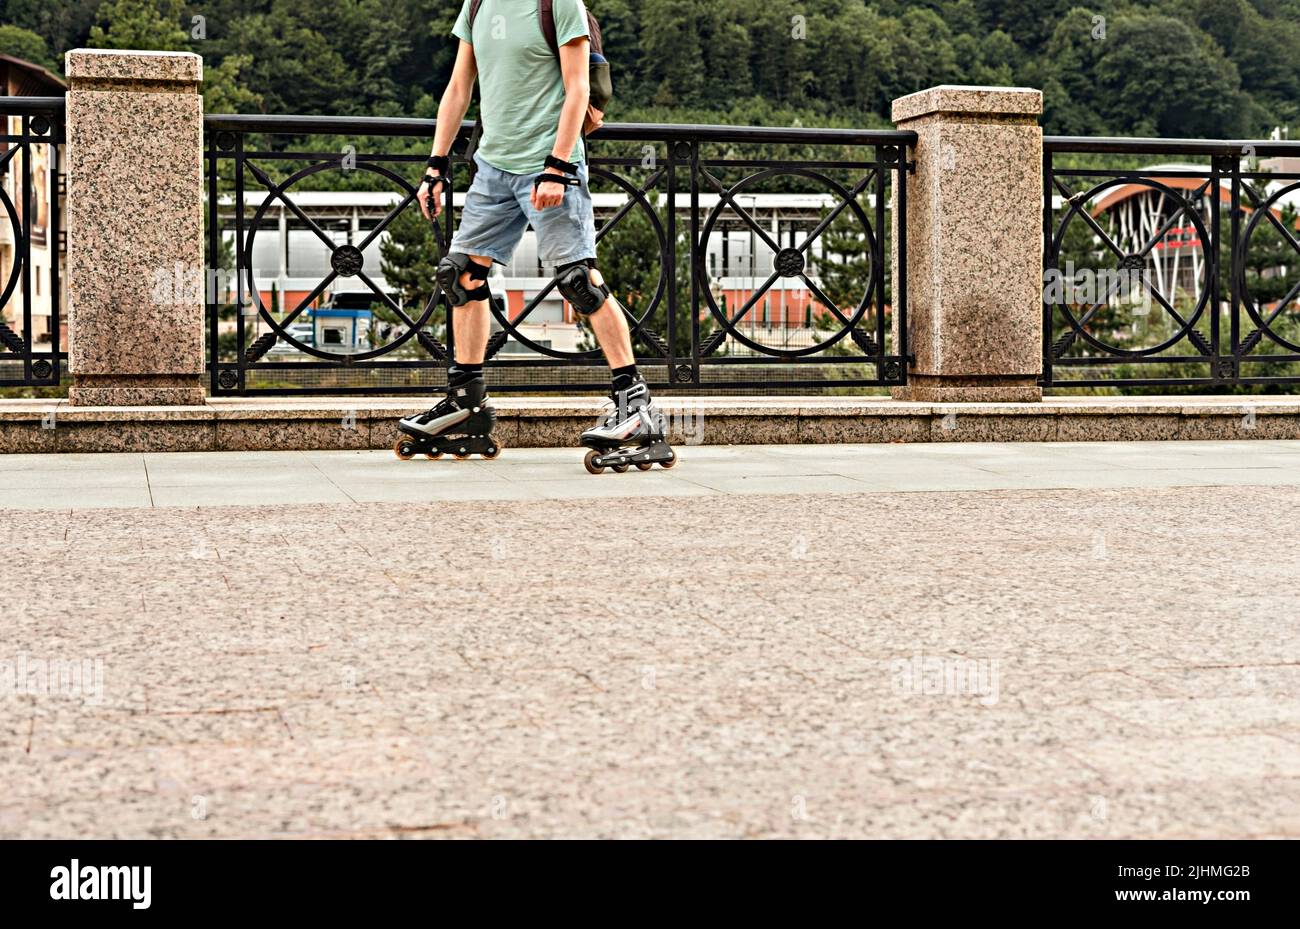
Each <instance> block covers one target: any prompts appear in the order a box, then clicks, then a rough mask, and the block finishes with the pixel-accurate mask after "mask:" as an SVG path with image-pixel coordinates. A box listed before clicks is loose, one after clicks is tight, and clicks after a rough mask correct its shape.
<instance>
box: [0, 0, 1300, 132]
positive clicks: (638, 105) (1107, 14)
mask: <svg viewBox="0 0 1300 929" xmlns="http://www.w3.org/2000/svg"><path fill="white" fill-rule="evenodd" d="M588 5H589V7H590V8H591V11H592V12H593V13H594V14H595V15H596V16H597V17H599V19H600V21H601V25H602V29H603V34H604V40H605V48H606V53H607V55H608V56H609V58H610V59H611V60H612V61H613V63H614V79H615V84H616V87H617V95H616V97H615V102H614V108H613V110H612V112H611V113H610V114H609V118H610V119H611V120H616V121H625V122H631V121H634V120H635V119H637V118H638V116H639V115H640V114H644V113H646V112H649V111H652V110H653V111H658V112H661V113H665V114H667V118H669V119H671V120H672V121H675V122H681V121H686V118H685V115H684V114H686V113H691V114H697V115H693V116H692V117H691V118H693V119H696V120H699V121H705V122H721V123H745V122H748V121H756V120H762V121H764V122H773V123H774V122H777V121H778V120H779V119H781V118H783V114H787V113H792V114H796V115H797V117H798V118H799V119H800V120H802V122H803V124H804V125H827V124H832V123H834V122H836V121H839V120H843V121H844V123H845V124H848V125H857V126H879V125H882V124H885V123H886V121H887V119H888V116H889V109H890V102H891V101H892V100H893V99H894V98H896V97H899V96H902V95H904V94H908V93H912V92H915V91H918V90H922V89H924V88H925V87H928V86H930V85H933V84H939V83H962V84H1015V85H1022V86H1032V87H1041V88H1042V89H1043V91H1044V93H1045V106H1046V113H1045V116H1044V128H1045V129H1046V130H1047V131H1049V132H1053V133H1066V134H1079V133H1087V134H1107V135H1136V134H1144V133H1150V134H1157V133H1158V134H1164V135H1175V136H1203V137H1218V138H1232V137H1238V136H1246V137H1260V136H1263V135H1266V134H1267V133H1269V132H1270V131H1271V130H1272V129H1273V128H1274V127H1275V126H1294V125H1296V123H1297V122H1300V56H1297V55H1296V54H1295V49H1296V48H1300V2H1297V0H1268V2H1262V0H1261V2H1250V0H926V2H899V0H874V2H866V0H767V2H765V3H752V2H749V0H589V4H588ZM459 10H460V2H459V0H204V2H202V3H198V2H193V0H189V2H187V0H63V2H60V3H50V2H49V0H8V2H7V3H6V4H4V5H3V7H2V9H0V48H5V49H8V50H10V51H11V53H13V54H17V55H19V57H25V58H30V59H32V60H35V61H38V62H40V63H42V64H45V65H47V66H48V65H57V64H58V63H59V59H60V58H61V56H62V54H63V52H64V51H66V50H67V49H68V48H73V47H77V46H82V45H93V46H100V47H107V48H126V47H135V48H158V49H170V50H178V49H187V50H191V51H195V52H198V53H199V54H201V55H202V56H203V58H204V64H205V70H206V74H207V80H208V83H209V85H210V86H209V88H208V90H207V91H206V103H207V108H208V111H209V112H216V111H223V110H231V111H236V112H268V113H300V114H339V115H401V114H406V115H421V116H429V115H432V113H433V111H434V109H435V108H436V102H437V100H438V99H439V98H440V97H441V94H442V90H443V87H444V85H445V82H446V79H447V75H448V74H449V73H450V70H451V66H452V62H453V61H454V59H455V55H456V48H457V41H456V40H455V39H453V38H452V37H451V35H450V32H451V27H452V24H453V22H454V21H455V18H456V16H457V14H458V13H459ZM199 15H201V16H203V17H204V26H205V29H204V35H205V37H204V38H197V37H194V35H193V34H192V33H193V30H192V28H191V25H192V22H193V17H194V16H199ZM5 27H9V28H5ZM16 30H21V31H16ZM42 43H43V45H42ZM471 112H472V111H471ZM699 114H702V116H701V115H699ZM784 121H785V122H787V123H789V122H790V119H789V118H788V117H786V118H784Z"/></svg>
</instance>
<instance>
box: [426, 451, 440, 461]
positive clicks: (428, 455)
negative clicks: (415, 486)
mask: <svg viewBox="0 0 1300 929" xmlns="http://www.w3.org/2000/svg"><path fill="white" fill-rule="evenodd" d="M424 457H425V458H428V459H429V460H430V461H437V460H438V459H439V458H441V457H442V452H425V453H424Z"/></svg>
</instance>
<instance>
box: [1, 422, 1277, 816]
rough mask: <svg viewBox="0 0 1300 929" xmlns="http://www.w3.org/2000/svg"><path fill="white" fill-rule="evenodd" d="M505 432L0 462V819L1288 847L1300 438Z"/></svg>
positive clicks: (51, 457)
mask: <svg viewBox="0 0 1300 929" xmlns="http://www.w3.org/2000/svg"><path fill="white" fill-rule="evenodd" d="M508 454H509V457H503V458H502V459H500V460H499V461H498V462H496V463H493V464H486V463H478V462H472V463H456V462H426V461H422V460H417V461H410V462H398V461H396V460H394V459H390V458H386V457H385V456H384V455H382V454H372V453H332V454H319V455H317V454H311V453H307V454H293V453H284V454H273V455H220V454H206V455H202V456H154V455H143V456H142V455H131V456H95V457H77V456H50V457H42V458H37V459H23V458H19V457H16V456H15V457H6V458H0V487H3V488H5V489H4V491H3V492H4V493H5V495H6V496H5V498H4V502H5V503H7V504H19V505H24V506H27V507H31V508H29V509H8V510H4V511H0V545H3V550H4V552H5V561H6V564H5V570H4V572H0V604H2V605H3V612H2V613H0V616H2V617H3V618H2V619H0V632H2V633H3V635H2V636H0V688H3V689H2V690H0V784H3V785H4V789H3V791H0V837H14V836H23V837H36V836H74V835H75V836H172V837H197V836H420V837H426V836H427V837H440V836H484V837H486V836H793V837H814V836H889V837H945V836H946V837H982V836H1019V837H1023V836H1080V837H1089V836H1095V837H1121V836H1144V837H1145V836H1198V837H1209V836H1257V835H1264V836H1296V835H1300V623H1297V622H1296V617H1297V607H1296V600H1295V585H1296V578H1297V577H1298V576H1300V549H1298V548H1297V546H1296V544H1295V542H1296V535H1297V533H1296V521H1297V513H1300V487H1296V486H1294V485H1295V484H1296V483H1297V481H1298V479H1300V477H1298V475H1300V468H1297V463H1298V462H1297V456H1300V443H1246V442H1239V443H1232V444H1228V445H1197V444H1190V443H1188V444H1180V443H1170V444H1168V445H1162V446H1145V445H1104V446H1102V445H1096V446H1050V445H1032V446H969V445H963V446H927V447H924V448H916V447H909V446H871V447H862V446H859V447H853V446H842V447H841V446H822V447H785V448H754V449H732V448H708V447H705V448H694V449H692V448H688V449H686V450H685V451H684V452H683V455H682V461H681V464H680V465H679V467H678V469H676V470H674V471H673V472H669V473H662V472H652V473H648V474H641V473H639V472H630V473H628V474H625V475H613V474H604V475H601V476H599V477H591V476H588V475H586V474H585V472H583V471H582V470H581V465H580V463H579V460H578V455H577V453H576V452H571V451H568V452H566V451H563V450H553V451H537V452H531V451H519V450H513V451H511V452H510V453H508ZM940 488H942V490H939V492H936V490H937V489H940ZM896 491H909V492H907V493H898V492H896ZM418 494H423V495H424V496H423V497H422V498H420V497H418V496H413V495H418ZM467 494H468V495H473V496H477V497H479V498H486V499H439V497H457V496H461V497H464V496H466V495H467ZM593 495H603V497H604V498H598V499H593ZM671 495H676V497H677V498H676V499H668V497H670V496H671ZM413 499H419V500H421V501H422V502H351V501H354V500H355V501H364V500H378V501H385V500H388V501H392V500H401V501H410V500H413ZM220 503H224V504H226V505H224V506H215V505H213V504H220ZM255 503H276V504H278V505H274V506H253V505H250V504H255ZM182 505H183V506H182ZM196 505H197V506H198V507H199V508H197V509H195V508H194V507H195V506H196ZM42 507H44V509H42ZM65 662H66V663H67V664H63V663H65ZM49 663H55V665H56V670H57V671H58V672H59V673H56V675H55V687H54V688H53V689H54V690H55V691H56V692H55V693H48V692H46V690H48V688H46V687H38V686H37V685H36V683H35V682H36V679H37V676H38V674H39V672H40V671H42V670H45V669H47V668H48V665H49ZM74 672H75V673H74ZM46 680H48V677H47V678H46Z"/></svg>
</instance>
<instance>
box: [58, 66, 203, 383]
mask: <svg viewBox="0 0 1300 929" xmlns="http://www.w3.org/2000/svg"><path fill="white" fill-rule="evenodd" d="M66 66H67V74H68V96H67V108H68V124H67V137H68V145H67V159H68V200H67V202H68V226H67V228H68V271H67V279H66V281H67V284H66V286H67V293H68V338H69V346H68V368H69V370H70V372H71V374H72V387H71V389H70V390H69V392H68V398H69V401H70V402H71V403H73V404H75V405H81V406H138V405H150V406H152V405H169V406H170V405H177V404H202V403H203V402H204V399H205V391H204V388H203V378H202V375H203V368H204V365H203V288H202V282H203V280H204V276H203V158H202V156H203V103H202V98H201V97H200V96H199V82H200V81H201V80H202V78H203V62H202V59H200V58H199V56H198V55H192V54H188V53H176V52H132V51H110V50H103V49H77V50H75V51H71V52H68V55H67V61H66Z"/></svg>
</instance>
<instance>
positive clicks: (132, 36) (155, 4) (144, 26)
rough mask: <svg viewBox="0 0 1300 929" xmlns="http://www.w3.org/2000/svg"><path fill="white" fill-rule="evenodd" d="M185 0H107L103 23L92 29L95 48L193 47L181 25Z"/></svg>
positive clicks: (100, 12)
mask: <svg viewBox="0 0 1300 929" xmlns="http://www.w3.org/2000/svg"><path fill="white" fill-rule="evenodd" d="M183 13H184V5H183V3H182V0H107V2H105V3H104V4H102V5H101V6H100V7H99V10H98V13H97V16H98V19H99V25H96V26H94V27H92V28H91V30H90V39H89V45H90V47H91V48H135V49H148V50H150V51H160V52H179V51H187V50H188V49H189V42H188V37H187V36H186V34H185V31H184V30H183V29H182V28H181V25H180V24H181V17H182V15H183Z"/></svg>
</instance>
